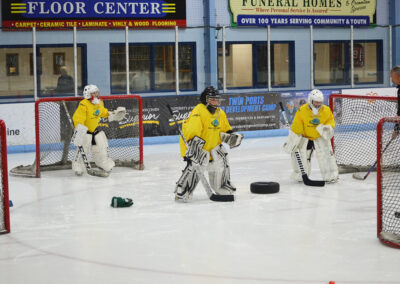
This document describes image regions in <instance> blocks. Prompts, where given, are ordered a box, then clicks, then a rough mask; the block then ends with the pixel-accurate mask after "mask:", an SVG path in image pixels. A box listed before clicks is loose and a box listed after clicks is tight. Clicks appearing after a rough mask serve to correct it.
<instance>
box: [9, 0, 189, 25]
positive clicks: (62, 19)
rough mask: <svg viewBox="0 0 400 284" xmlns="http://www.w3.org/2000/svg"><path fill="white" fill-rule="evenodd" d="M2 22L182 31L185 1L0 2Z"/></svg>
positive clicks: (25, 0) (60, 0) (15, 0)
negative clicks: (175, 28) (177, 27)
mask: <svg viewBox="0 0 400 284" xmlns="http://www.w3.org/2000/svg"><path fill="white" fill-rule="evenodd" d="M2 21H3V27H10V28H18V29H27V28H28V29H31V28H32V27H36V28H43V29H62V28H71V27H74V26H76V27H78V28H88V29H115V28H125V27H126V26H128V27H132V28H168V27H169V28H171V27H175V26H180V27H186V1H177V0H147V1H142V0H113V1H105V0H79V1H71V0H41V1H35V0H3V1H2Z"/></svg>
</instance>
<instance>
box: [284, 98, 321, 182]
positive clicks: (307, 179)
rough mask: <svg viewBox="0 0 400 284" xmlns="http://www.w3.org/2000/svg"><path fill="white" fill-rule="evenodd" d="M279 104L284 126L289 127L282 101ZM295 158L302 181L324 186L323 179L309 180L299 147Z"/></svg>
mask: <svg viewBox="0 0 400 284" xmlns="http://www.w3.org/2000/svg"><path fill="white" fill-rule="evenodd" d="M279 105H280V107H281V111H282V115H283V119H284V120H285V123H286V126H287V127H289V126H290V124H289V120H288V119H287V116H286V112H285V109H284V108H283V104H282V102H279ZM294 154H295V156H296V160H297V164H298V165H299V168H300V172H301V177H302V179H303V183H304V184H305V185H308V186H325V181H323V180H311V179H309V178H308V175H307V173H306V171H305V170H304V166H303V162H302V161H301V156H300V153H299V149H296V150H295V152H294Z"/></svg>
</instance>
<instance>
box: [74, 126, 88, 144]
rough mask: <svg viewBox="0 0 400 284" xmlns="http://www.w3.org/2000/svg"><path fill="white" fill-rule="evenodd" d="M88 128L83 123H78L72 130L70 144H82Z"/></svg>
mask: <svg viewBox="0 0 400 284" xmlns="http://www.w3.org/2000/svg"><path fill="white" fill-rule="evenodd" d="M87 131H88V128H87V127H86V126H85V125H83V124H78V125H77V126H76V128H75V130H74V134H73V135H72V139H71V141H72V144H74V145H75V146H77V147H78V146H82V144H83V139H84V138H85V136H86V134H87Z"/></svg>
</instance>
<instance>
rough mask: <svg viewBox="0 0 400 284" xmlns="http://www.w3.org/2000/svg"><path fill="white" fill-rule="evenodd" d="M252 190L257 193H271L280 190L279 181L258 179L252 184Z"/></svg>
mask: <svg viewBox="0 0 400 284" xmlns="http://www.w3.org/2000/svg"><path fill="white" fill-rule="evenodd" d="M250 191H251V192H252V193H256V194H270V193H277V192H279V183H277V182H272V181H271V182H270V181H258V182H253V183H251V184H250Z"/></svg>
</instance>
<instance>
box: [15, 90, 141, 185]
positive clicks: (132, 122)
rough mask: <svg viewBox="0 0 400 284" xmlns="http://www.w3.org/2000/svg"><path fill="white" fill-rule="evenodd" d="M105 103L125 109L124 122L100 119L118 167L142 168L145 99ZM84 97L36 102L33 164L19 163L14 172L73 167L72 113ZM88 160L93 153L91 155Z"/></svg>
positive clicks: (127, 97)
mask: <svg viewBox="0 0 400 284" xmlns="http://www.w3.org/2000/svg"><path fill="white" fill-rule="evenodd" d="M101 99H102V100H103V101H104V106H105V107H106V108H107V109H108V110H110V111H111V110H114V109H116V108H117V107H119V106H123V107H125V108H126V116H125V117H124V119H123V120H122V121H113V122H109V121H108V119H104V118H101V120H100V123H99V126H98V129H99V130H100V131H101V130H103V131H104V132H105V134H106V136H107V139H108V145H109V155H110V157H111V158H112V159H113V160H114V162H115V165H116V166H117V167H131V168H134V169H143V125H142V100H141V98H140V97H139V96H136V95H124V96H103V97H101ZM81 100H82V98H77V97H67V98H46V99H39V100H38V101H36V103H35V131H36V159H35V162H34V163H33V164H32V165H29V166H18V167H16V168H13V169H12V170H11V171H10V173H12V174H14V175H22V176H32V177H40V172H41V171H49V170H59V169H70V168H71V167H72V163H71V162H72V159H73V158H74V155H75V151H76V148H75V146H74V145H73V144H72V143H71V136H72V133H73V129H72V126H71V123H70V120H69V118H68V114H69V115H70V117H72V116H73V114H74V112H75V110H76V109H77V107H78V105H79V102H80V101H81ZM88 158H89V161H90V160H91V155H90V153H89V155H88Z"/></svg>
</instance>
